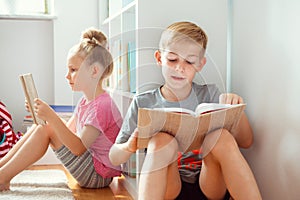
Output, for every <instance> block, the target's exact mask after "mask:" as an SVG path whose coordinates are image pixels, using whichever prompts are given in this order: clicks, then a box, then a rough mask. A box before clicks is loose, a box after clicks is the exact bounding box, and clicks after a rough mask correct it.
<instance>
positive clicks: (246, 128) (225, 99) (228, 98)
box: [219, 93, 253, 148]
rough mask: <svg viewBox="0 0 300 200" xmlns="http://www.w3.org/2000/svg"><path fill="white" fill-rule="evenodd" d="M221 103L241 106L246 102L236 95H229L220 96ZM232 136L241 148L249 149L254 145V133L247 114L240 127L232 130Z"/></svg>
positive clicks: (240, 122)
mask: <svg viewBox="0 0 300 200" xmlns="http://www.w3.org/2000/svg"><path fill="white" fill-rule="evenodd" d="M219 102H220V103H225V104H241V103H244V100H243V99H242V97H240V96H238V95H236V94H232V93H227V94H221V95H220V97H219ZM231 134H232V135H233V136H234V138H235V140H236V141H237V143H238V145H239V146H240V147H242V148H249V147H250V146H251V145H252V143H253V132H252V128H251V126H250V123H249V121H248V118H247V116H246V114H245V113H243V114H242V116H241V119H240V121H239V124H238V126H237V127H236V128H235V129H234V130H232V132H231Z"/></svg>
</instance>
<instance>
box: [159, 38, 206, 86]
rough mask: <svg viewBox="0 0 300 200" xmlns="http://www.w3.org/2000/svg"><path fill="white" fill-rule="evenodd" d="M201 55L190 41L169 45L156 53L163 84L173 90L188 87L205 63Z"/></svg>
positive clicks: (196, 45) (199, 48) (199, 49)
mask: <svg viewBox="0 0 300 200" xmlns="http://www.w3.org/2000/svg"><path fill="white" fill-rule="evenodd" d="M201 55H202V54H201V47H200V46H199V45H198V44H195V43H193V42H191V41H181V42H177V43H174V44H170V45H169V46H168V47H167V48H166V49H164V51H162V52H159V51H157V52H156V53H155V57H156V60H157V62H158V64H159V65H161V66H162V75H163V77H164V79H165V84H167V86H169V87H170V88H173V89H180V88H185V87H190V86H191V85H192V81H193V79H194V77H195V74H196V72H198V71H200V70H201V69H202V67H203V66H204V64H205V63H206V59H205V57H203V56H201Z"/></svg>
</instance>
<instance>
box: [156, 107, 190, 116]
mask: <svg viewBox="0 0 300 200" xmlns="http://www.w3.org/2000/svg"><path fill="white" fill-rule="evenodd" d="M153 110H160V111H164V112H177V113H183V114H190V115H193V116H195V115H196V113H195V112H194V111H192V110H189V109H186V108H177V107H171V108H153Z"/></svg>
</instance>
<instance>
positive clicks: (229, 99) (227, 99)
mask: <svg viewBox="0 0 300 200" xmlns="http://www.w3.org/2000/svg"><path fill="white" fill-rule="evenodd" d="M219 103H223V104H241V103H244V100H243V98H242V97H240V96H239V95H237V94H233V93H224V94H221V95H220V97H219Z"/></svg>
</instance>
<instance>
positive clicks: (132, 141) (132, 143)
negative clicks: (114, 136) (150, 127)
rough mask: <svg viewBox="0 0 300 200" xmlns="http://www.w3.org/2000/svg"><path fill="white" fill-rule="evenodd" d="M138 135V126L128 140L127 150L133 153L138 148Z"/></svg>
mask: <svg viewBox="0 0 300 200" xmlns="http://www.w3.org/2000/svg"><path fill="white" fill-rule="evenodd" d="M137 137H138V130H137V128H136V129H135V130H134V132H133V133H132V135H131V136H130V138H129V140H128V141H127V150H128V151H130V152H132V153H135V152H136V150H137Z"/></svg>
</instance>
